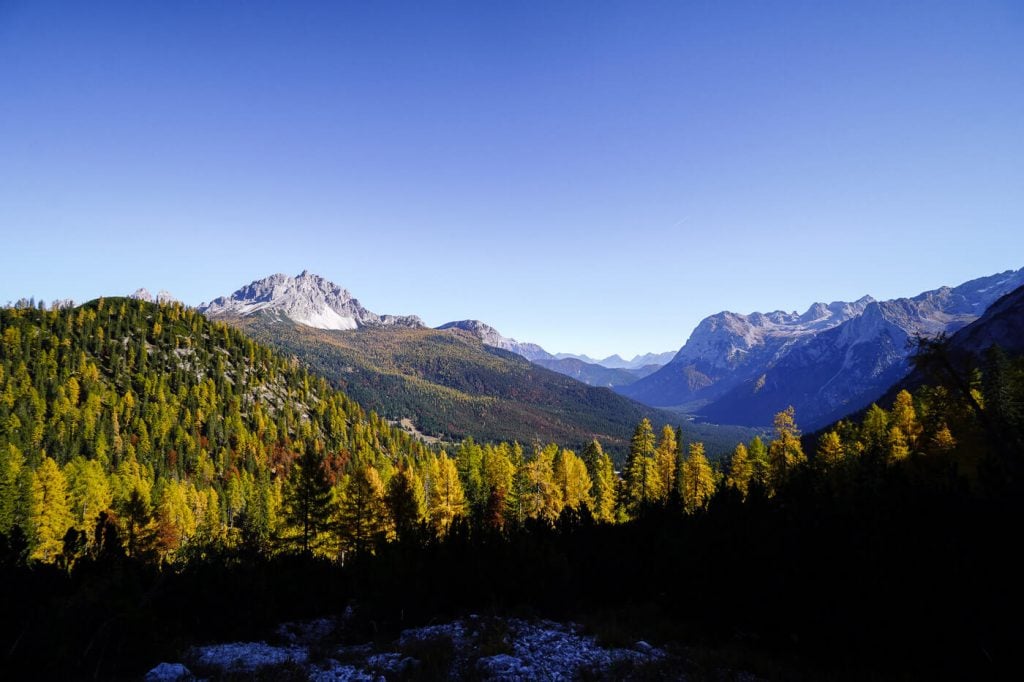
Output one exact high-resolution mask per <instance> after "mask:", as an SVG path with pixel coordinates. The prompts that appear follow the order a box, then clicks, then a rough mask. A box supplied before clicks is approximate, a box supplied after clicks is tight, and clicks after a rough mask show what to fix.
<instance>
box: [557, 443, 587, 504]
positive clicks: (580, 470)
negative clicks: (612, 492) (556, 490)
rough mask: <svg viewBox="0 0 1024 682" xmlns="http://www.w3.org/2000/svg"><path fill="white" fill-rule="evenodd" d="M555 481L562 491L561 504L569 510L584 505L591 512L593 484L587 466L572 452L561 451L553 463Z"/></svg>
mask: <svg viewBox="0 0 1024 682" xmlns="http://www.w3.org/2000/svg"><path fill="white" fill-rule="evenodd" d="M554 469H555V480H556V481H557V482H558V485H559V486H560V487H561V489H562V503H563V505H564V506H566V507H569V508H570V509H577V510H578V509H579V508H580V507H581V506H583V505H586V506H587V508H588V509H590V510H591V512H593V508H594V499H593V497H592V496H591V489H592V488H593V482H592V481H591V479H590V473H589V472H588V471H587V465H586V464H584V462H583V460H582V459H580V458H579V457H577V456H576V453H575V452H573V451H572V450H565V449H563V450H561V451H560V452H559V454H558V457H557V458H556V459H555V463H554Z"/></svg>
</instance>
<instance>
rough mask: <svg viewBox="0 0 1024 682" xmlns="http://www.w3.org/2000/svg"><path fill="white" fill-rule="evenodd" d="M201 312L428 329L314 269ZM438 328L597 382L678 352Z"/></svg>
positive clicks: (321, 324)
mask: <svg viewBox="0 0 1024 682" xmlns="http://www.w3.org/2000/svg"><path fill="white" fill-rule="evenodd" d="M140 292H141V293H142V294H144V295H146V296H148V295H149V294H148V292H146V291H145V290H144V289H140V290H139V292H136V294H137V295H139V293H140ZM147 300H149V299H147ZM199 310H200V312H202V313H204V314H205V315H207V316H208V317H213V318H217V317H220V318H229V317H236V318H244V317H249V316H252V315H254V314H257V313H259V314H260V315H263V316H271V317H276V318H278V319H287V320H291V321H292V322H297V323H299V324H302V325H305V326H307V327H313V328H315V329H332V330H353V329H363V328H367V327H404V328H411V329H425V328H426V325H425V324H424V323H423V320H421V319H420V318H419V317H417V316H416V315H378V314H377V313H374V312H372V311H369V310H367V309H366V308H364V307H363V306H362V305H361V304H360V303H359V300H358V299H356V298H355V297H353V296H352V294H351V293H349V292H348V291H347V290H345V289H343V288H342V287H340V286H338V285H337V284H334V283H333V282H330V281H328V280H326V279H324V278H323V277H320V276H319V275H315V274H312V273H310V272H308V271H304V272H302V273H301V274H299V275H297V276H295V277H291V276H289V275H284V274H276V275H271V276H269V277H265V278H263V279H260V280H256V281H255V282H252V283H251V284H249V285H247V286H244V287H242V288H241V289H239V290H238V291H236V292H235V293H233V294H231V296H227V297H221V298H217V299H215V300H213V301H212V302H210V303H204V304H202V305H200V306H199ZM437 329H439V330H452V329H459V330H462V331H465V332H469V333H470V334H472V335H474V336H476V337H477V338H479V339H480V340H481V341H482V342H483V344H484V345H485V346H489V347H491V348H500V349H502V350H507V351H510V352H512V353H515V354H516V355H520V356H522V357H524V358H526V359H527V360H530V361H532V362H536V363H537V364H539V365H541V366H542V367H545V368H547V369H550V370H553V371H555V372H558V373H559V374H564V375H566V376H570V377H573V378H574V379H577V380H578V381H582V382H583V383H586V384H590V385H591V386H621V385H624V384H629V383H632V382H634V381H636V380H637V379H639V378H641V377H644V376H647V375H648V374H650V373H651V372H653V371H654V370H656V369H658V367H660V366H661V365H663V364H664V363H665V362H668V360H669V359H671V356H672V355H674V353H662V354H658V355H656V354H653V353H648V354H647V355H643V356H640V355H638V356H637V357H635V358H634V359H633V360H630V361H626V360H623V359H622V358H620V357H619V356H618V355H612V356H610V357H608V358H605V359H604V360H600V361H594V362H591V361H590V360H589V359H587V358H586V356H574V355H569V354H559V355H558V356H555V355H552V354H551V353H548V352H547V351H546V350H544V349H543V348H541V347H540V346H538V345H537V344H535V343H526V342H521V341H517V340H516V339H512V338H509V337H506V336H503V335H502V334H501V333H500V332H498V330H497V329H495V328H494V327H492V326H490V325H488V324H486V323H484V322H481V321H480V320H459V321H456V322H448V323H446V324H442V325H441V326H440V327H437ZM612 368H614V370H613V369H612Z"/></svg>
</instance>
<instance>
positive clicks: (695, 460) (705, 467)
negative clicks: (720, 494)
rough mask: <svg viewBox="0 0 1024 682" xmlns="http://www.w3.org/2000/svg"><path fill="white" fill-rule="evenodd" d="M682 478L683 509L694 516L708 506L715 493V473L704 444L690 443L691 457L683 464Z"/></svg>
mask: <svg viewBox="0 0 1024 682" xmlns="http://www.w3.org/2000/svg"><path fill="white" fill-rule="evenodd" d="M680 478H681V479H682V482H683V483H682V485H683V491H682V492H683V508H684V509H685V510H686V511H687V512H689V513H691V514H692V513H694V512H695V511H697V510H698V509H703V508H704V507H705V506H707V503H708V500H710V499H711V496H712V495H713V494H714V493H715V472H714V470H713V469H712V468H711V464H710V463H709V462H708V458H707V457H706V456H705V455H704V444H703V443H690V455H689V457H687V458H686V461H685V462H683V471H682V475H681V476H680Z"/></svg>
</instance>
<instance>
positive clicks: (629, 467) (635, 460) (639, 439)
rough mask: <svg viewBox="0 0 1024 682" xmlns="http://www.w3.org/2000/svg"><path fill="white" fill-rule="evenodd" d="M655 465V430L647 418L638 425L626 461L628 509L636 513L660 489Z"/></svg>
mask: <svg viewBox="0 0 1024 682" xmlns="http://www.w3.org/2000/svg"><path fill="white" fill-rule="evenodd" d="M657 475H658V470H657V467H656V466H655V463H654V429H653V427H652V426H651V422H650V420H648V419H647V418H646V417H645V418H644V419H643V420H641V422H640V423H639V424H637V427H636V430H635V431H634V432H633V437H632V439H631V440H630V444H629V456H628V457H627V459H626V500H625V502H626V507H627V511H628V512H629V513H636V512H637V511H639V510H640V509H641V508H643V507H644V506H646V505H647V504H649V503H650V502H651V501H652V499H654V498H653V495H654V493H655V492H657V490H658V488H659V484H658V481H657Z"/></svg>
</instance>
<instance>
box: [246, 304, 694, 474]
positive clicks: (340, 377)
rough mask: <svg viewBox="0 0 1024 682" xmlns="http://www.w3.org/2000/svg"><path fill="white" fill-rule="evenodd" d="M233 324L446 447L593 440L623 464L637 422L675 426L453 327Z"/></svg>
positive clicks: (254, 320) (252, 320)
mask: <svg viewBox="0 0 1024 682" xmlns="http://www.w3.org/2000/svg"><path fill="white" fill-rule="evenodd" d="M229 322H231V323H234V324H239V325H240V326H241V327H242V328H243V329H244V330H245V331H246V333H248V334H250V335H251V336H252V337H253V338H255V339H257V340H259V341H260V342H263V343H266V344H269V345H273V346H275V347H277V348H279V349H281V350H282V351H283V352H285V353H289V354H294V355H295V356H297V357H298V358H300V359H301V360H302V361H303V362H306V363H307V364H308V365H309V367H310V368H311V369H313V370H314V371H315V372H317V373H318V374H321V375H323V376H326V377H328V378H330V379H331V381H333V382H335V383H336V384H337V385H338V387H339V388H341V389H342V390H344V391H345V392H346V393H347V394H348V395H349V396H350V397H351V398H352V399H353V400H356V401H358V402H359V403H360V404H361V405H363V406H364V407H365V408H366V409H371V410H374V411H376V412H378V413H379V414H381V415H384V416H386V417H388V418H389V419H394V420H398V419H402V418H410V419H411V420H412V421H413V423H414V424H415V426H416V428H418V429H419V430H420V431H422V432H424V433H427V434H430V435H432V436H437V437H440V438H443V439H445V440H448V441H458V440H461V439H462V438H465V437H468V436H473V437H475V438H477V439H479V440H485V441H501V440H506V441H511V440H518V441H520V442H522V443H525V444H532V443H535V442H541V443H546V442H550V441H554V442H557V443H560V444H562V445H565V446H566V447H576V448H581V447H583V446H584V445H585V444H586V443H588V442H590V441H591V440H593V439H594V438H597V439H598V440H600V441H601V442H602V443H603V444H604V445H605V446H606V447H607V448H608V449H609V450H610V451H612V452H614V453H616V454H618V455H620V456H621V455H622V454H624V452H625V448H626V445H627V444H628V442H629V437H630V433H631V432H632V429H633V427H634V426H635V425H636V423H637V422H638V421H639V420H640V419H642V418H643V417H650V418H652V419H654V420H655V421H668V420H672V419H673V418H674V417H673V416H672V415H670V414H667V413H664V412H661V411H660V410H657V409H655V408H649V407H646V406H644V405H641V404H639V403H637V402H634V401H632V400H629V399H627V398H623V397H622V396H619V395H617V394H615V393H614V392H612V391H611V390H609V389H607V388H597V387H592V386H586V385H584V384H582V383H580V382H578V381H575V380H573V379H570V378H568V377H566V376H563V375H562V374H559V373H557V372H552V371H550V370H547V369H544V368H542V367H538V366H537V365H535V364H533V363H531V362H529V361H527V360H525V359H524V358H522V357H520V356H518V355H515V354H514V353H511V352H508V351H503V350H500V349H497V348H491V347H488V346H486V345H484V344H483V343H482V342H481V341H480V339H479V338H477V337H476V336H475V335H473V334H471V333H469V332H464V331H461V330H458V329H448V330H436V329H397V328H387V329H375V328H367V329H360V330H357V331H347V332H337V331H330V330H322V329H315V328H312V327H308V326H303V325H298V324H293V323H290V322H288V321H280V320H276V319H272V318H267V317H260V316H252V317H247V318H240V319H234V320H229Z"/></svg>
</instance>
